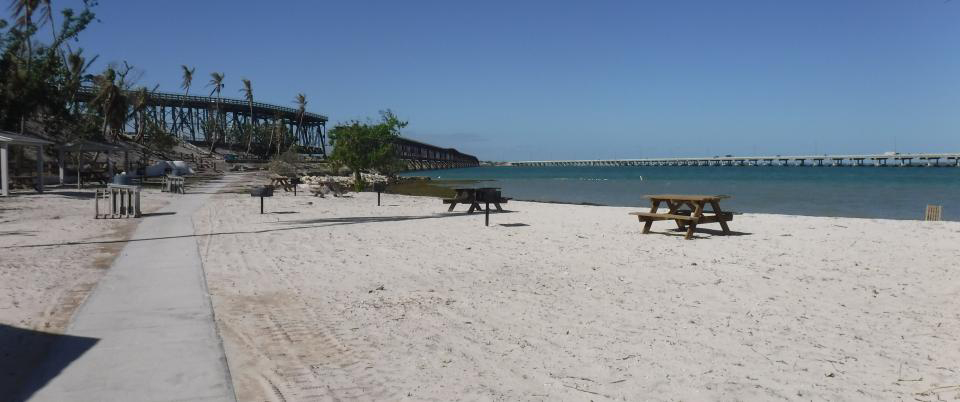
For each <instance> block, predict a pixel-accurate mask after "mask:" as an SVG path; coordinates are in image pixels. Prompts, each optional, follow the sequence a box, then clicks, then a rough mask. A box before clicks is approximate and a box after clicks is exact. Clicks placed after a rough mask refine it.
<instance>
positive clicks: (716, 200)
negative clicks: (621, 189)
mask: <svg viewBox="0 0 960 402" xmlns="http://www.w3.org/2000/svg"><path fill="white" fill-rule="evenodd" d="M647 198H649V199H650V203H651V206H650V212H630V215H634V216H636V217H637V219H639V221H640V222H642V223H643V233H644V234H647V233H650V227H651V226H652V225H653V222H654V221H669V220H672V221H674V222H676V224H677V228H679V229H686V230H687V234H686V236H684V238H685V239H687V240H690V239H691V238H693V232H694V230H695V229H696V228H697V225H700V224H704V223H719V224H720V227H721V228H722V229H723V233H724V234H727V233H730V228H729V227H728V226H727V222H729V221H732V220H733V213H732V212H724V211H723V210H721V209H720V200H722V199H725V198H729V196H726V195H683V194H658V195H648V196H647ZM661 203H666V204H667V207H668V208H669V209H668V210H667V212H666V213H659V212H657V210H658V209H659V208H660V204H661ZM707 204H710V208H711V209H712V210H710V211H705V210H704V208H705V207H706V205H707ZM684 206H686V207H689V208H690V209H680V208H682V207H684ZM706 214H709V215H706Z"/></svg>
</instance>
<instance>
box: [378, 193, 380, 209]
mask: <svg viewBox="0 0 960 402" xmlns="http://www.w3.org/2000/svg"><path fill="white" fill-rule="evenodd" d="M377 206H378V207H379V206H380V192H379V191H377Z"/></svg>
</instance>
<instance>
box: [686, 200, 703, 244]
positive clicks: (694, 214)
mask: <svg viewBox="0 0 960 402" xmlns="http://www.w3.org/2000/svg"><path fill="white" fill-rule="evenodd" d="M690 216H691V217H692V218H694V220H692V221H690V223H688V224H687V235H686V236H684V237H683V238H684V239H686V240H690V239H692V238H693V231H694V230H695V229H696V228H697V221H699V220H700V217H701V216H703V202H697V207H696V209H694V210H693V212H692V213H691V214H690Z"/></svg>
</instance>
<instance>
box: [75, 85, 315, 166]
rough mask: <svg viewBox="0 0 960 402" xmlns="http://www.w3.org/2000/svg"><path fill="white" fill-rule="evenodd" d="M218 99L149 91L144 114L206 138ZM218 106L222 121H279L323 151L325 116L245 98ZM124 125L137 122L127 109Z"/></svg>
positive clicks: (167, 127) (88, 96)
mask: <svg viewBox="0 0 960 402" xmlns="http://www.w3.org/2000/svg"><path fill="white" fill-rule="evenodd" d="M124 94H125V95H127V96H129V97H131V98H132V97H134V96H135V92H134V91H125V92H124ZM95 95H96V88H93V87H83V88H81V89H80V91H79V92H78V94H77V96H78V101H80V102H89V101H90V100H92V99H93V98H94V96H95ZM217 103H218V100H217V98H215V97H211V96H196V95H183V94H177V93H170V92H150V96H149V98H148V100H147V108H148V109H147V111H146V112H147V114H148V115H150V116H151V117H153V118H154V119H155V120H156V121H157V122H158V123H159V124H161V126H162V127H163V129H164V131H166V132H169V133H172V134H175V135H177V136H179V137H180V138H183V139H186V140H190V141H192V142H195V143H196V142H209V140H210V138H209V136H208V135H207V132H206V130H207V127H209V126H210V124H209V123H208V122H209V121H216V120H215V119H217ZM219 110H220V114H221V116H220V117H221V118H222V119H223V120H221V122H222V123H226V122H232V124H233V125H234V126H240V125H241V124H244V123H253V124H259V125H263V124H274V123H277V122H280V123H281V124H283V125H285V126H286V127H287V129H288V130H290V131H289V132H290V133H295V134H297V143H298V145H300V146H301V147H302V151H303V152H306V153H314V154H322V155H324V156H326V155H327V148H326V133H325V128H326V124H327V116H324V115H321V114H316V113H310V112H307V113H304V114H303V119H302V126H301V116H300V113H299V112H298V111H297V109H294V108H291V107H285V106H278V105H271V104H268V103H262V102H253V108H252V112H253V113H252V114H251V107H250V104H249V103H247V101H245V100H240V99H230V98H220V100H219ZM124 124H125V126H126V127H128V128H131V129H132V131H137V130H136V128H137V127H136V125H137V124H139V122H138V121H137V120H136V119H134V114H133V113H128V114H127V118H126V120H125V122H124Z"/></svg>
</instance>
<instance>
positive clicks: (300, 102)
mask: <svg viewBox="0 0 960 402" xmlns="http://www.w3.org/2000/svg"><path fill="white" fill-rule="evenodd" d="M293 101H294V102H296V103H297V117H298V118H299V120H300V124H298V125H297V132H298V133H297V135H298V138H300V142H301V143H302V144H304V145H307V141H306V138H305V133H306V130H304V129H303V115H304V114H306V113H307V96H306V95H304V94H303V93H298V94H297V97H296V98H294V99H293Z"/></svg>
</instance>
